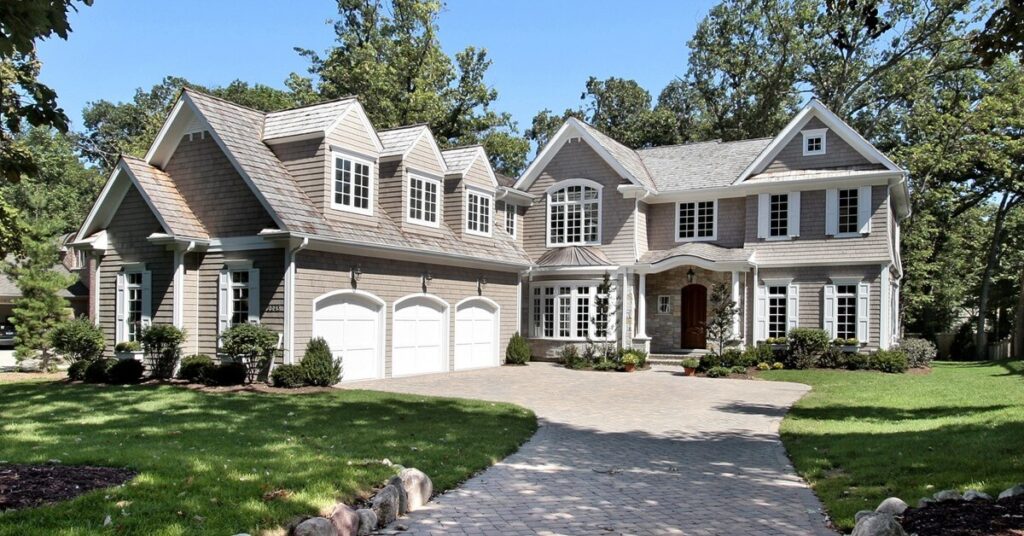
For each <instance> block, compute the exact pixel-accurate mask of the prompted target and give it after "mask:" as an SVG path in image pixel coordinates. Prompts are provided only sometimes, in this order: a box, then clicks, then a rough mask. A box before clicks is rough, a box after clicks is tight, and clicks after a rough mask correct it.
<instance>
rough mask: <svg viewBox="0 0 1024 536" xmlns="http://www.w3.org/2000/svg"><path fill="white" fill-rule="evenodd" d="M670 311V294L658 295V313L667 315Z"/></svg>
mask: <svg viewBox="0 0 1024 536" xmlns="http://www.w3.org/2000/svg"><path fill="white" fill-rule="evenodd" d="M671 312H672V296H658V314H659V315H667V314H670V313H671Z"/></svg>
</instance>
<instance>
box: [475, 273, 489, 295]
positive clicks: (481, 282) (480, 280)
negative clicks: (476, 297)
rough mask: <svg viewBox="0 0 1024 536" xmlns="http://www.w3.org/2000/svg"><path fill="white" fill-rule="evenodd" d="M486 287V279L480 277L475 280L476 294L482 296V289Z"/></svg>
mask: <svg viewBox="0 0 1024 536" xmlns="http://www.w3.org/2000/svg"><path fill="white" fill-rule="evenodd" d="M486 286H487V278H486V277H483V276H480V277H478V278H476V293H477V294H483V293H484V287H486Z"/></svg>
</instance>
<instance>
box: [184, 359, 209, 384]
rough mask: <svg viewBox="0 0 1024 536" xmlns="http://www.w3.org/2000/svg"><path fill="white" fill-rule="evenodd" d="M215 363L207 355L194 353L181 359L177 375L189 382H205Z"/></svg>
mask: <svg viewBox="0 0 1024 536" xmlns="http://www.w3.org/2000/svg"><path fill="white" fill-rule="evenodd" d="M214 367H216V365H214V364H213V359H212V358H211V357H210V356H208V355H203V354H195V355H190V356H188V357H186V358H185V359H182V360H181V367H180V368H179V369H178V377H179V378H181V379H183V380H186V381H188V382H189V383H206V379H207V377H208V376H209V375H210V374H211V373H212V372H213V369H214Z"/></svg>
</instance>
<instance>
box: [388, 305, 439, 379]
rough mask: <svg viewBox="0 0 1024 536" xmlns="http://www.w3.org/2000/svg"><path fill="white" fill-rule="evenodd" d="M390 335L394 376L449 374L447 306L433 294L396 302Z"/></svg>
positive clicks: (392, 373)
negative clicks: (445, 372)
mask: <svg viewBox="0 0 1024 536" xmlns="http://www.w3.org/2000/svg"><path fill="white" fill-rule="evenodd" d="M392 318H394V321H393V325H394V327H393V329H392V332H391V338H392V340H391V375H392V376H409V375H412V374H427V373H430V372H444V371H447V370H448V303H446V302H445V301H444V300H442V299H440V298H438V297H437V296H433V295H430V294H413V295H409V296H406V297H404V298H402V299H400V300H398V301H396V302H395V312H394V316H393V317H392Z"/></svg>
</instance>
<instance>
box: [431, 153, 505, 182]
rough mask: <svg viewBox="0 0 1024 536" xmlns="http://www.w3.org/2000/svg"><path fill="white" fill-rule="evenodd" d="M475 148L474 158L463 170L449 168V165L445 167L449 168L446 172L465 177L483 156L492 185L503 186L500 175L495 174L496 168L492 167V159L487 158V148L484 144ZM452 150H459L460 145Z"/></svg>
mask: <svg viewBox="0 0 1024 536" xmlns="http://www.w3.org/2000/svg"><path fill="white" fill-rule="evenodd" d="M475 149H476V150H475V151H474V154H473V159H472V160H470V161H469V163H468V164H466V167H465V168H463V169H462V170H456V169H448V168H447V167H445V169H446V170H447V171H446V172H445V174H446V175H457V176H459V177H461V178H465V177H466V175H469V171H470V170H471V169H473V166H474V165H476V163H477V162H479V161H480V159H481V158H483V159H484V165H485V171H486V172H487V178H489V179H490V180H491V186H492V187H494V188H500V187H501V186H499V185H498V177H497V176H496V175H495V174H494V168H492V167H491V159H490V158H487V150H486V149H484V148H483V147H482V146H477V147H476V148H475ZM452 150H458V147H456V148H455V149H452ZM446 165H447V163H446Z"/></svg>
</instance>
